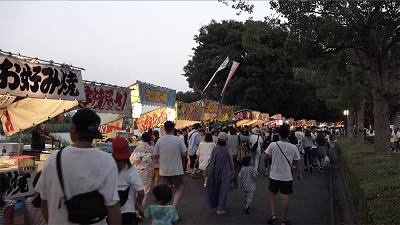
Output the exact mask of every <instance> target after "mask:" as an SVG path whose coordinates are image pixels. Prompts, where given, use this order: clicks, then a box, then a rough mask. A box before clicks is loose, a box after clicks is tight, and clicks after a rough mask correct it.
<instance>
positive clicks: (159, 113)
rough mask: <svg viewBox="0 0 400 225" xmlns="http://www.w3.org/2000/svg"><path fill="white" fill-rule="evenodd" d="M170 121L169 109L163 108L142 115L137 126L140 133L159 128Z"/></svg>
mask: <svg viewBox="0 0 400 225" xmlns="http://www.w3.org/2000/svg"><path fill="white" fill-rule="evenodd" d="M166 121H168V108H167V107H162V108H159V109H156V110H153V111H150V112H148V113H144V114H142V115H140V117H139V118H138V119H136V124H137V127H138V130H139V132H140V133H142V132H145V131H147V130H148V129H153V128H155V127H159V126H161V125H163V124H164V123H165V122H166Z"/></svg>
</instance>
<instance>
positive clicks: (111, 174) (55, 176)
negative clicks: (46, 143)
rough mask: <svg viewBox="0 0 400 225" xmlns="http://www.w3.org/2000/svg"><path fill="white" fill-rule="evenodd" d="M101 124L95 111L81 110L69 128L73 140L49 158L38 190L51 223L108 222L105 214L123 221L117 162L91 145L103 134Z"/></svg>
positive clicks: (112, 220)
mask: <svg viewBox="0 0 400 225" xmlns="http://www.w3.org/2000/svg"><path fill="white" fill-rule="evenodd" d="M99 125H100V117H99V116H97V115H96V113H95V112H93V111H92V110H89V109H81V110H79V111H78V112H77V113H75V115H74V116H73V117H72V121H71V124H70V128H69V133H70V135H71V140H72V141H73V142H74V144H73V145H71V146H68V147H66V148H64V149H63V150H61V151H56V152H54V153H52V154H51V155H50V156H49V158H48V159H47V160H46V163H45V164H44V166H43V172H42V176H41V177H40V179H39V181H38V183H37V185H36V188H35V190H36V191H37V192H39V193H40V195H41V197H42V212H43V216H44V218H45V220H46V222H47V223H48V224H76V223H79V224H89V223H98V224H106V220H105V217H106V216H108V222H109V223H110V224H121V212H120V203H119V197H118V191H117V179H118V169H117V165H116V163H115V161H114V159H113V157H112V156H111V155H110V154H107V153H105V152H103V151H100V150H99V149H98V148H94V147H93V145H92V142H93V139H101V138H102V135H101V133H100V132H99V129H98V128H99ZM61 153H62V154H61Z"/></svg>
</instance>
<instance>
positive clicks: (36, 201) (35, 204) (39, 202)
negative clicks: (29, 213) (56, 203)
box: [32, 171, 42, 208]
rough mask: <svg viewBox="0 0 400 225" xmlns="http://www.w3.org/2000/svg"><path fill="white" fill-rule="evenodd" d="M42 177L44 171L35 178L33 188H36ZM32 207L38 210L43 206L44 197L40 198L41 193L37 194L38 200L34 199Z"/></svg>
mask: <svg viewBox="0 0 400 225" xmlns="http://www.w3.org/2000/svg"><path fill="white" fill-rule="evenodd" d="M40 175H42V171H39V172H38V173H37V174H36V176H35V178H34V179H33V187H34V188H35V187H36V184H37V182H38V181H39V178H40ZM32 205H33V206H35V207H36V208H40V207H41V206H42V197H40V193H37V194H36V198H35V199H33V201H32Z"/></svg>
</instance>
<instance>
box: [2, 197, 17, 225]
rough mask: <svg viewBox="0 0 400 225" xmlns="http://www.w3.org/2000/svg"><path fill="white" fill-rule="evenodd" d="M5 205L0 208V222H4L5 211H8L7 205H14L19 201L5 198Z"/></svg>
mask: <svg viewBox="0 0 400 225" xmlns="http://www.w3.org/2000/svg"><path fill="white" fill-rule="evenodd" d="M4 202H5V205H4V207H2V208H0V224H4V212H5V211H6V209H7V207H10V206H14V205H15V203H17V202H16V201H14V200H7V199H4Z"/></svg>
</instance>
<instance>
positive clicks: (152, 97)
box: [138, 82, 176, 108]
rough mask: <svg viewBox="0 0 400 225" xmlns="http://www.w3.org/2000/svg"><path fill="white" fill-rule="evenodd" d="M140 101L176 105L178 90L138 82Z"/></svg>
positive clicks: (157, 104) (168, 105) (147, 103)
mask: <svg viewBox="0 0 400 225" xmlns="http://www.w3.org/2000/svg"><path fill="white" fill-rule="evenodd" d="M138 84H139V85H138V88H139V97H140V103H141V104H143V105H152V106H160V107H170V108H174V107H175V101H176V91H175V90H171V89H168V88H164V87H158V86H154V85H151V84H147V83H142V82H138Z"/></svg>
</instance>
